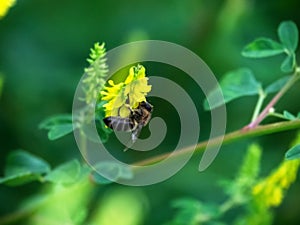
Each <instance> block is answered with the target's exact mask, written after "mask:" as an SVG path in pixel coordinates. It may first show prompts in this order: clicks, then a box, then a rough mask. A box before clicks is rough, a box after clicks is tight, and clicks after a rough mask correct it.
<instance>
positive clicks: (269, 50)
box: [242, 38, 284, 58]
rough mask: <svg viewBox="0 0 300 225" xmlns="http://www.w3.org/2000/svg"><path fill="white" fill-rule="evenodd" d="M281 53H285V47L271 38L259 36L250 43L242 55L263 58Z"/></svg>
mask: <svg viewBox="0 0 300 225" xmlns="http://www.w3.org/2000/svg"><path fill="white" fill-rule="evenodd" d="M281 53H284V47H283V46H282V45H281V44H280V43H278V42H276V41H273V40H272V39H269V38H258V39H256V40H255V41H253V42H251V43H250V44H248V45H247V46H246V47H245V48H244V49H243V51H242V55H243V56H245V57H249V58H263V57H269V56H274V55H279V54H281Z"/></svg>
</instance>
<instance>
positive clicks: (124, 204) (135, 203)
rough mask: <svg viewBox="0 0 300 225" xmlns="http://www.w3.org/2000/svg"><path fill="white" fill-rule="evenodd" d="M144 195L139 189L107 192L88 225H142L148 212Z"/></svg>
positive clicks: (119, 189) (118, 189)
mask: <svg viewBox="0 0 300 225" xmlns="http://www.w3.org/2000/svg"><path fill="white" fill-rule="evenodd" d="M147 206H148V205H147V202H146V199H145V196H144V194H143V193H142V192H141V191H139V189H132V188H123V189H121V188H115V189H112V190H110V191H107V192H105V195H104V198H103V199H101V201H99V204H98V205H97V206H96V209H95V211H94V212H93V214H92V216H91V218H90V220H89V223H87V224H88V225H98V224H101V225H111V224H114V225H140V224H144V222H143V220H144V215H145V214H146V213H147V211H148V207H147Z"/></svg>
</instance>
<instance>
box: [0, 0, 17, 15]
mask: <svg viewBox="0 0 300 225" xmlns="http://www.w3.org/2000/svg"><path fill="white" fill-rule="evenodd" d="M14 4H15V0H0V18H2V17H4V16H5V15H6V13H7V11H8V9H9V8H10V7H12V6H13V5H14Z"/></svg>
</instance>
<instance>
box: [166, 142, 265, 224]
mask: <svg viewBox="0 0 300 225" xmlns="http://www.w3.org/2000/svg"><path fill="white" fill-rule="evenodd" d="M261 152H262V150H261V148H260V147H259V146H258V145H256V144H253V145H251V146H250V147H249V148H248V151H247V154H246V155H245V157H244V160H243V161H242V163H241V165H242V166H241V168H240V169H239V171H238V173H237V175H236V178H235V179H233V180H226V181H223V182H222V183H221V186H222V187H223V189H224V191H225V193H226V195H227V199H226V200H225V201H224V202H223V203H222V204H211V203H204V202H200V201H199V200H196V199H187V198H185V199H178V200H176V201H174V202H173V203H172V206H173V207H174V208H177V209H178V212H177V213H176V215H175V217H174V218H173V219H172V220H171V221H170V222H168V223H167V224H172V225H181V224H187V225H197V224H223V223H222V222H221V221H222V219H223V218H224V216H226V213H227V212H228V211H229V210H232V209H234V208H236V207H238V206H244V205H247V203H248V202H249V201H250V199H251V192H252V187H253V185H254V184H255V182H256V181H257V177H258V173H259V168H260V159H261ZM231 223H232V222H231ZM231 223H230V224H231Z"/></svg>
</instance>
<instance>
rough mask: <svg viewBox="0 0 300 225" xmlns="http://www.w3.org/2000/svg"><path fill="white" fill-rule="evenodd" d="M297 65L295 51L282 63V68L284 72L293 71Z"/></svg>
mask: <svg viewBox="0 0 300 225" xmlns="http://www.w3.org/2000/svg"><path fill="white" fill-rule="evenodd" d="M295 65H296V58H295V54H294V53H293V54H289V55H287V56H286V58H285V59H284V60H283V62H282V63H281V66H280V69H281V71H282V72H284V73H291V72H293V70H294V67H295Z"/></svg>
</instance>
